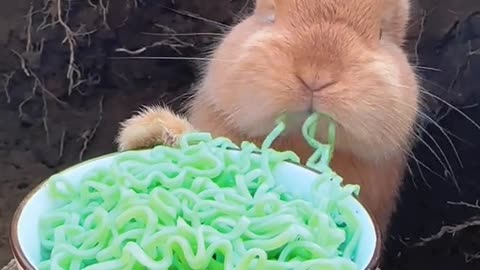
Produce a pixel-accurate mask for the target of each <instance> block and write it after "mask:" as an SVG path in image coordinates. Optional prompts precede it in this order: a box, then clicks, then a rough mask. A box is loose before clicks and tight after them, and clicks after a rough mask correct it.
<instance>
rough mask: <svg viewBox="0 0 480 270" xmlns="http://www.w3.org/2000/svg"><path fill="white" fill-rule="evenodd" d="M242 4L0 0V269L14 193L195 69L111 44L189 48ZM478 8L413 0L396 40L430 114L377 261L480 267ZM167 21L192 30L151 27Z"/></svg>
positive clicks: (175, 53) (193, 51) (100, 139)
mask: <svg viewBox="0 0 480 270" xmlns="http://www.w3.org/2000/svg"><path fill="white" fill-rule="evenodd" d="M58 1H60V2H58ZM251 1H253V0H250V1H248V0H157V1H154V0H150V1H148V0H103V1H102V0H91V1H90V2H89V1H87V0H51V1H48V0H34V1H33V2H31V0H15V1H13V0H0V2H2V5H1V9H0V124H1V125H0V171H1V173H0V176H1V177H0V200H1V201H0V220H1V222H0V266H1V265H3V264H5V263H7V262H8V261H9V260H10V258H11V255H10V252H9V245H8V231H9V222H10V219H11V216H12V214H13V211H14V210H15V208H16V206H17V205H18V203H19V201H20V200H21V199H22V198H23V196H25V195H26V193H27V192H28V191H30V190H31V189H32V188H33V187H34V186H35V185H37V184H38V183H40V182H41V181H42V180H44V179H45V178H46V177H48V176H49V175H51V174H52V173H54V172H57V171H58V170H61V169H63V168H65V167H67V166H70V165H72V164H74V163H76V162H78V161H79V160H82V159H88V158H92V157H95V156H98V155H101V154H105V153H109V152H112V151H114V150H115V148H114V145H113V143H112V142H113V139H114V137H115V134H116V133H117V130H118V122H119V121H121V120H123V119H125V118H127V117H128V116H129V115H131V114H132V112H133V111H135V110H136V109H138V107H139V106H140V105H143V104H152V103H158V102H163V103H165V104H168V105H170V106H172V107H173V108H176V109H179V108H181V102H182V100H184V99H185V97H186V95H185V94H186V91H187V90H188V89H189V88H190V87H191V84H192V82H194V80H196V79H197V76H198V70H197V68H196V66H197V65H196V64H197V63H196V62H195V61H189V60H185V59H171V60H169V59H161V60H159V59H156V60H152V59H117V58H116V57H126V56H129V54H128V53H125V52H121V51H117V49H119V48H126V49H129V50H132V51H134V50H137V49H140V48H145V49H146V50H145V52H143V53H142V54H138V55H137V56H156V57H173V58H177V57H185V58H188V57H201V53H203V52H205V51H206V49H207V48H209V46H210V45H212V42H214V41H215V40H216V38H218V33H221V32H222V31H223V30H224V29H225V28H226V25H230V24H232V23H234V22H235V21H236V20H238V19H239V18H240V17H241V15H242V14H245V13H246V12H248V11H249V7H250V6H251V3H250V2H251ZM45 2H47V3H49V5H45V6H44V4H45ZM104 7H105V8H104ZM59 10H60V11H61V21H60V19H59ZM479 11H480V1H478V0H436V1H435V0H423V1H420V2H419V3H415V6H414V13H415V14H414V18H413V19H412V26H411V27H410V32H411V34H410V37H409V44H408V51H409V53H410V56H411V59H412V63H414V64H415V65H416V66H417V67H418V72H419V75H420V76H421V78H422V85H423V87H424V89H425V90H426V91H428V93H431V94H426V95H425V97H426V100H427V101H428V104H429V109H428V110H426V113H427V114H428V115H429V117H430V118H431V120H432V121H426V122H424V125H425V127H426V128H425V129H426V131H427V133H425V132H421V136H422V138H423V140H424V142H425V143H420V144H419V145H418V146H417V147H416V148H415V151H414V154H415V157H416V158H415V159H416V160H415V159H412V162H411V164H410V168H411V173H410V174H409V176H408V177H407V179H406V186H405V189H404V192H403V193H402V201H401V206H400V209H399V212H398V214H397V215H396V217H395V220H394V226H393V229H392V237H391V239H389V241H388V246H387V254H386V257H385V262H384V264H383V269H392V270H397V269H398V270H400V269H402V270H407V269H408V270H416V269H422V270H424V269H438V270H441V269H448V270H450V269H465V270H467V269H480V268H479V267H480V259H476V257H479V258H480V230H479V228H480V226H476V225H475V224H480V221H477V220H480V207H477V205H478V204H477V200H479V199H480V177H479V176H480V174H479V173H478V169H477V167H478V165H479V164H480V159H479V158H478V156H479V154H480V145H479V143H478V141H479V140H478V138H480V127H478V126H476V125H475V124H474V123H472V122H479V123H480V106H478V102H480V91H479V89H478V88H479V86H480V14H478V12H479ZM175 32H176V33H204V34H201V35H199V34H197V35H195V36H189V35H187V36H185V35H181V36H178V35H177V36H174V35H165V34H168V33H175ZM149 33H161V34H162V35H153V34H149ZM216 33H217V34H216ZM130 54H131V53H130ZM72 64H73V65H72ZM69 67H70V68H69ZM68 74H70V75H71V76H69V77H67V75H68ZM432 95H435V96H437V97H438V98H433V96H432ZM468 119H470V120H468ZM420 131H421V129H420ZM449 140H451V141H452V142H453V147H452V145H451V144H450V141H449ZM426 144H428V145H429V146H426ZM454 149H456V151H457V152H458V155H459V156H460V158H461V160H462V161H463V164H460V163H459V162H458V161H457V159H456V154H455V150H454ZM437 157H438V158H437ZM447 160H448V161H447ZM462 165H463V166H462ZM455 181H457V182H458V188H457V186H456V185H455ZM477 215H478V216H479V217H478V218H476V216H477ZM457 225H461V226H457ZM438 232H441V234H438ZM437 234H438V235H437ZM432 235H437V237H433V238H432V240H431V241H426V238H427V240H428V238H431V237H430V236H432Z"/></svg>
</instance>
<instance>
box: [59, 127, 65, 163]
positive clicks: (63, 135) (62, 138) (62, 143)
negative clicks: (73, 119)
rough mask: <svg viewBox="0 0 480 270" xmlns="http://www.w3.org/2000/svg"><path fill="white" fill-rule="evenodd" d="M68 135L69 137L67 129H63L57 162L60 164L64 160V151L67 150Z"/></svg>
mask: <svg viewBox="0 0 480 270" xmlns="http://www.w3.org/2000/svg"><path fill="white" fill-rule="evenodd" d="M66 135H67V131H66V129H65V128H63V131H62V136H61V137H60V144H59V149H58V156H57V162H60V161H61V160H62V158H63V151H64V149H65V136H66Z"/></svg>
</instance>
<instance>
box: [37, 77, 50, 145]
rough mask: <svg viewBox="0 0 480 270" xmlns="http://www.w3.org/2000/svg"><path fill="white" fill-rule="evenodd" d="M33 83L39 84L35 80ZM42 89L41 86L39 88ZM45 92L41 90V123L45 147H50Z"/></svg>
mask: <svg viewBox="0 0 480 270" xmlns="http://www.w3.org/2000/svg"><path fill="white" fill-rule="evenodd" d="M35 83H40V81H39V80H35ZM41 87H43V86H41ZM45 93H46V92H45V91H43V90H42V102H43V117H42V122H43V129H44V130H45V136H46V139H47V145H48V146H49V145H50V129H49V128H48V103H47V98H46V95H45Z"/></svg>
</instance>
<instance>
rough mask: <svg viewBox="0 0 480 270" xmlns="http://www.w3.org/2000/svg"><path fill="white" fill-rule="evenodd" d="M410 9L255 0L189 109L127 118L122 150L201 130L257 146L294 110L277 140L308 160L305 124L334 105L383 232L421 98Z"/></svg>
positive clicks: (341, 160)
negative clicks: (407, 46) (408, 48)
mask: <svg viewBox="0 0 480 270" xmlns="http://www.w3.org/2000/svg"><path fill="white" fill-rule="evenodd" d="M409 16H410V3H409V1H408V0H342V1H337V0H257V2H256V6H255V9H254V11H253V12H252V14H250V15H249V16H248V17H246V18H245V19H244V20H243V21H241V22H240V23H238V24H237V25H235V26H234V27H233V28H232V29H231V30H230V31H229V32H228V33H227V34H226V35H225V36H224V38H223V39H222V40H221V42H219V44H218V46H217V47H216V49H215V50H214V51H213V52H212V60H210V61H209V62H208V63H207V64H206V65H205V67H204V70H203V74H202V75H203V76H202V79H201V80H200V82H199V83H198V85H196V86H195V87H194V90H195V91H194V93H193V96H192V99H191V100H190V101H189V104H188V113H187V117H186V118H184V117H182V116H180V115H178V114H176V113H174V112H173V111H171V110H170V109H168V108H166V107H162V106H151V107H147V108H146V109H144V110H142V111H140V112H139V113H138V114H136V115H134V116H133V117H131V118H130V119H128V120H126V121H124V122H123V123H122V124H121V128H120V132H119V135H118V138H117V142H118V145H119V149H120V150H122V151H124V150H131V149H142V148H149V147H152V146H154V145H158V144H168V145H175V144H176V143H177V142H178V139H179V137H180V136H181V135H182V134H184V133H185V132H191V131H207V132H210V133H211V134H212V135H213V136H224V137H228V138H229V139H231V140H232V141H233V142H236V143H240V142H242V141H245V140H248V141H252V142H255V143H257V144H259V143H261V142H262V141H263V139H264V138H265V137H266V135H267V134H268V133H269V132H271V130H272V129H273V127H274V124H275V119H276V118H277V117H278V116H279V115H281V114H283V113H286V115H288V117H287V121H288V124H287V126H288V129H287V131H286V133H285V135H284V136H282V137H281V138H279V139H278V140H277V141H276V142H275V144H274V146H273V147H274V148H275V149H277V150H293V151H294V152H296V153H297V154H298V155H299V157H300V158H301V160H302V162H305V161H306V159H307V158H308V157H309V156H310V155H311V154H312V149H311V148H310V147H309V146H308V145H307V144H306V143H305V141H304V138H303V136H302V134H301V133H300V130H301V128H300V125H301V123H302V121H303V120H305V119H306V117H308V115H309V114H310V113H311V112H321V113H325V114H328V115H329V116H330V117H331V118H332V119H333V120H334V121H335V123H336V126H337V128H336V130H337V132H336V144H335V151H334V154H333V159H332V163H331V165H332V168H333V170H335V171H336V172H337V173H338V175H340V176H342V177H343V179H344V182H345V183H349V184H358V185H360V186H361V193H360V197H359V200H360V201H361V202H362V203H363V205H364V206H365V207H366V208H367V209H368V210H369V211H370V212H371V215H372V216H373V218H374V219H375V220H376V222H377V223H378V228H379V231H380V232H381V234H382V235H383V236H385V235H386V234H387V232H388V229H389V227H390V220H391V216H392V214H393V213H394V212H395V210H396V205H397V201H398V199H399V198H398V197H399V192H400V189H401V186H402V181H403V177H404V173H405V171H406V166H407V160H408V156H409V152H410V151H411V148H412V147H413V144H414V142H415V140H414V138H415V136H414V128H415V124H416V121H417V118H418V112H419V107H420V105H421V98H420V95H419V93H420V92H419V85H418V80H417V76H416V74H415V71H414V68H413V66H412V65H411V64H410V63H409V61H408V57H407V54H406V52H405V51H404V49H403V43H404V39H405V36H406V32H407V24H408V21H409ZM322 123H323V122H322ZM322 123H321V124H320V125H319V139H320V140H322V141H325V140H326V132H322V131H325V130H326V125H325V124H322ZM382 238H384V237H382Z"/></svg>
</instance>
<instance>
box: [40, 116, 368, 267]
mask: <svg viewBox="0 0 480 270" xmlns="http://www.w3.org/2000/svg"><path fill="white" fill-rule="evenodd" d="M318 119H319V115H318V114H314V115H312V116H311V117H309V118H308V119H307V121H306V122H305V124H304V127H303V133H304V136H305V138H306V141H307V142H308V143H309V145H310V146H311V147H312V148H314V149H315V152H314V154H313V155H312V157H311V158H310V159H309V160H308V163H307V165H308V166H309V167H311V168H312V169H315V170H318V171H319V172H320V173H319V176H318V180H317V181H316V182H315V184H314V185H313V187H312V191H311V197H312V200H311V201H303V200H299V199H295V198H293V197H292V195H291V194H289V193H288V191H287V190H284V189H283V188H282V187H280V186H277V185H276V184H275V177H274V175H273V170H274V168H275V167H276V166H277V165H278V164H280V163H281V162H284V161H289V162H294V163H297V162H299V158H298V156H297V155H295V154H294V153H293V152H278V151H275V150H273V149H271V146H272V144H273V142H274V141H275V139H276V138H277V137H278V136H280V134H281V133H282V132H283V131H284V130H285V124H284V122H283V120H282V118H280V119H279V121H278V122H277V126H276V128H275V129H274V130H273V131H272V133H271V134H270V135H269V136H268V137H267V138H266V140H265V141H264V143H263V144H262V146H261V148H258V147H257V146H255V145H254V144H252V143H249V142H244V143H242V144H241V145H240V146H237V145H235V144H233V143H232V142H231V141H230V140H228V139H226V138H212V137H211V135H210V134H208V133H191V134H186V135H185V136H183V137H182V139H181V142H180V144H179V147H178V148H170V147H166V146H157V147H155V148H153V149H151V150H149V152H148V154H147V155H146V156H143V155H142V156H140V155H138V154H136V153H135V152H126V153H121V154H118V155H117V156H116V157H115V158H114V161H113V164H112V165H111V166H110V167H108V168H99V169H98V170H93V171H91V172H90V173H89V174H88V175H86V176H85V177H84V179H83V181H82V182H81V184H80V186H79V187H74V186H73V185H71V184H69V183H68V179H64V178H62V177H61V176H60V175H56V176H53V177H52V178H51V180H50V181H49V184H48V186H49V193H50V196H51V197H52V198H53V199H54V200H55V201H56V203H57V207H56V208H55V209H52V211H50V212H48V213H46V214H44V215H43V216H42V218H41V222H40V238H41V243H40V245H41V249H42V256H43V257H42V262H41V263H40V264H39V268H40V269H42V270H43V269H51V270H57V269H58V270H59V269H68V270H76V269H85V270H110V269H111V270H113V269H159V270H160V269H165V270H173V269H178V270H180V269H194V270H200V269H212V270H217V269H226V270H234V269H236V270H247V269H259V270H261V269H266V270H289V269H295V270H303V269H304V270H307V269H319V270H355V269H357V268H358V267H357V265H356V264H355V258H356V250H357V246H358V242H359V238H360V235H361V232H362V231H361V228H360V225H359V222H358V220H357V218H356V216H355V214H354V213H353V212H352V210H350V209H348V208H347V207H345V204H344V201H345V199H346V198H347V197H348V196H351V195H352V194H357V193H358V191H359V190H358V188H357V187H355V186H345V187H342V186H341V182H342V180H341V178H340V177H339V176H338V175H336V174H335V173H334V172H333V171H332V170H331V169H330V168H329V163H330V159H331V156H332V153H333V144H334V141H333V140H334V137H335V133H334V131H335V130H334V126H333V125H330V126H329V144H330V145H324V144H321V143H320V142H318V141H316V140H315V132H316V129H317V122H318ZM229 149H236V150H237V151H239V155H235V154H234V153H233V152H232V151H228V150H229ZM255 153H258V155H259V156H257V158H255V157H254V156H255V155H253V154H255ZM258 157H259V158H258Z"/></svg>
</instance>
